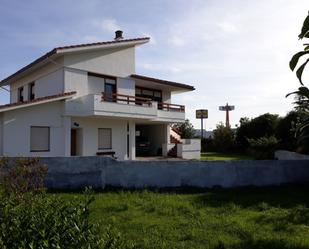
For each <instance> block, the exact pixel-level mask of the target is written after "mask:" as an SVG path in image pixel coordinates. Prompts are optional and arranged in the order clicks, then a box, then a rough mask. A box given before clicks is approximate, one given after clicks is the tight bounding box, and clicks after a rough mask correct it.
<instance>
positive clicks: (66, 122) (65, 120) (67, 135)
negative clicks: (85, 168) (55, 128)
mask: <svg viewBox="0 0 309 249" xmlns="http://www.w3.org/2000/svg"><path fill="white" fill-rule="evenodd" d="M62 125H63V126H62V129H63V139H64V141H63V142H64V143H63V145H64V156H71V117H66V116H64V117H62ZM59 145H60V144H59Z"/></svg>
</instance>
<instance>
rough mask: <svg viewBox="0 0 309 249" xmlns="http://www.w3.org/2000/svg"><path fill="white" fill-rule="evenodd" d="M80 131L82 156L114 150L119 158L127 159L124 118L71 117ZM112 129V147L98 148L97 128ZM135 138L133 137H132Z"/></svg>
mask: <svg viewBox="0 0 309 249" xmlns="http://www.w3.org/2000/svg"><path fill="white" fill-rule="evenodd" d="M71 122H72V124H71V125H72V127H74V123H77V124H78V128H79V129H81V133H82V147H81V148H80V151H82V156H95V155H96V153H97V152H99V151H114V152H116V155H115V156H116V157H117V158H118V159H120V160H124V159H127V124H128V122H127V121H126V120H123V119H122V120H121V119H106V118H77V117H74V118H72V121H71ZM99 128H111V129H112V149H108V150H98V129H99ZM134 139H135V137H134Z"/></svg>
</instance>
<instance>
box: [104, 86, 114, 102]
mask: <svg viewBox="0 0 309 249" xmlns="http://www.w3.org/2000/svg"><path fill="white" fill-rule="evenodd" d="M104 93H105V98H106V101H109V102H115V101H116V96H115V95H114V94H115V93H116V85H115V84H110V83H105V85H104Z"/></svg>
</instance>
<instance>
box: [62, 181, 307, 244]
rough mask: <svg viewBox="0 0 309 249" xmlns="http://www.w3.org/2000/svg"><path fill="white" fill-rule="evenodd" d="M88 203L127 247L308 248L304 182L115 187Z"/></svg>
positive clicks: (97, 219)
mask: <svg viewBox="0 0 309 249" xmlns="http://www.w3.org/2000/svg"><path fill="white" fill-rule="evenodd" d="M61 195H63V196H65V197H66V198H72V197H73V196H77V197H78V196H79V195H80V194H74V193H72V194H61ZM91 205H92V206H91V219H92V221H96V222H100V223H101V227H102V231H103V230H104V227H106V226H107V225H110V226H111V227H113V228H115V229H116V230H117V231H119V232H120V234H121V239H122V240H124V241H126V244H128V245H131V246H132V248H169V249H170V248H214V249H223V248H239V249H258V248H261V249H287V248H292V249H296V248H297V249H309V208H308V205H309V186H294V187H289V186H285V187H272V188H242V189H230V190H224V189H215V190H199V189H193V190H188V189H187V190H173V191H164V192H162V191H161V192H158V191H116V190H115V191H107V192H102V193H96V194H95V202H94V203H93V204H91ZM133 245H134V247H133Z"/></svg>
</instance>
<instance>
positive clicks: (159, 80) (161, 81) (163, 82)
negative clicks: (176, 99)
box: [131, 74, 195, 90]
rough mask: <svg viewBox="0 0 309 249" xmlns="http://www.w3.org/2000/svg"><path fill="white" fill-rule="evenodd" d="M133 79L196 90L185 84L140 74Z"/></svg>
mask: <svg viewBox="0 0 309 249" xmlns="http://www.w3.org/2000/svg"><path fill="white" fill-rule="evenodd" d="M131 77H132V78H134V79H139V80H146V81H153V82H156V83H159V84H164V85H169V86H175V87H180V88H185V89H188V90H195V88H194V86H191V85H187V84H183V83H177V82H174V81H168V80H161V79H156V78H151V77H148V76H144V75H139V74H132V75H131Z"/></svg>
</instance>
